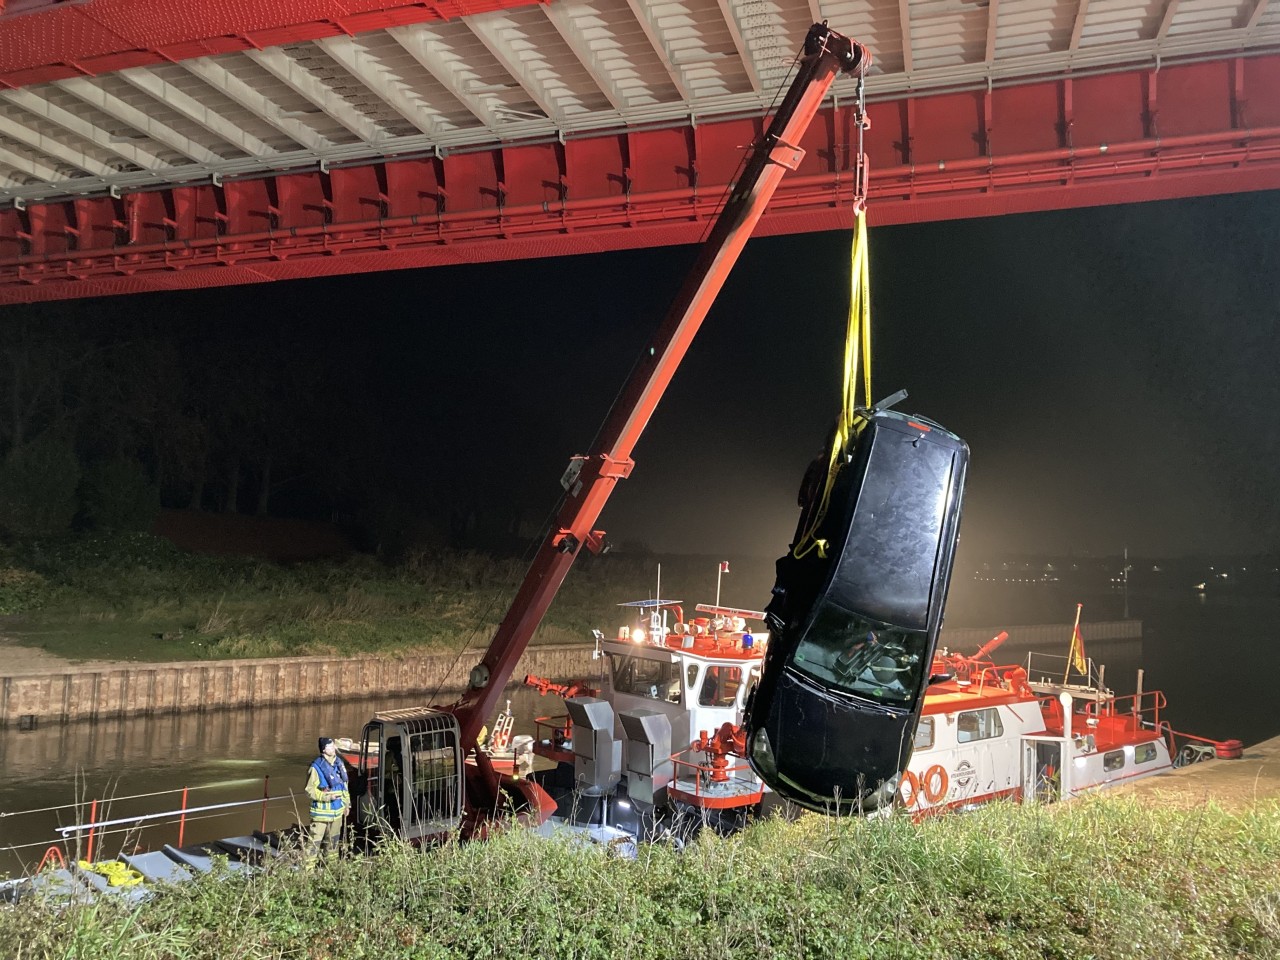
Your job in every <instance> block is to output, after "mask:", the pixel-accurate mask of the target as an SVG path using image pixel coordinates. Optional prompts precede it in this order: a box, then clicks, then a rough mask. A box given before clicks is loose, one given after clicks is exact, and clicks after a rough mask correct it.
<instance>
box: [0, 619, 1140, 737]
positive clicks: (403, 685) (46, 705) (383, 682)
mask: <svg viewBox="0 0 1280 960" xmlns="http://www.w3.org/2000/svg"><path fill="white" fill-rule="evenodd" d="M1005 629H1007V630H1008V631H1009V640H1008V641H1007V642H1006V643H1005V645H1004V647H1003V648H1002V652H1003V653H1005V654H1012V653H1017V654H1018V657H1017V659H1021V655H1022V654H1024V653H1025V652H1026V651H1028V650H1032V651H1044V652H1048V653H1057V654H1061V655H1064V656H1065V655H1066V653H1067V647H1068V644H1069V642H1070V639H1071V628H1070V627H1069V626H1065V625H1063V624H1049V625H1044V626H1029V627H1008V628H1005ZM997 632H998V631H997V630H994V629H990V628H967V629H955V630H949V629H944V630H943V631H942V637H941V640H940V643H941V644H943V645H945V646H947V647H949V648H950V649H951V650H953V651H958V652H963V653H973V652H975V651H976V650H977V648H978V647H980V646H981V645H982V644H983V643H985V642H986V641H987V640H989V639H991V637H992V636H994V635H995V634H996V633H997ZM1081 632H1082V634H1083V636H1084V641H1085V647H1086V650H1087V651H1088V652H1089V653H1090V654H1093V653H1096V652H1098V651H1099V647H1101V648H1102V649H1103V650H1105V649H1106V646H1107V644H1108V643H1111V642H1122V641H1125V642H1127V641H1133V640H1137V639H1141V637H1142V623H1141V622H1140V621H1137V620H1123V621H1115V622H1110V623H1105V622H1104V623H1087V624H1082V625H1081ZM1099 642H1101V643H1099ZM482 656H483V651H481V650H468V651H467V652H466V653H464V654H463V655H462V656H461V657H457V656H455V655H453V654H441V655H434V656H424V655H419V656H410V657H399V658H397V657H281V658H277V659H270V660H218V661H195V662H190V663H164V664H138V665H137V666H124V667H117V668H114V669H109V670H103V669H98V668H93V667H71V668H69V669H67V670H65V671H62V672H60V673H53V674H39V675H31V676H8V677H0V727H6V726H10V725H15V726H23V725H27V726H30V725H32V724H38V723H44V722H50V721H53V722H60V723H69V722H72V721H76V720H104V719H108V718H112V717H128V716H148V715H152V714H164V713H184V712H188V711H203V710H221V709H228V708H236V707H254V706H269V705H272V704H286V703H315V702H323V701H331V700H349V699H362V698H367V697H370V696H399V695H406V694H407V695H412V694H416V693H423V694H431V693H434V692H435V691H437V690H440V691H457V690H461V689H463V687H465V686H466V680H467V674H468V672H469V671H470V670H471V667H472V666H473V665H474V664H475V663H477V662H478V661H479V660H480V658H481V657H482ZM997 659H999V655H997ZM591 672H592V661H591V647H590V646H586V645H583V644H557V645H550V644H548V645H539V646H534V647H530V648H529V649H528V650H526V651H525V654H524V656H523V657H521V658H520V662H519V664H518V665H517V667H516V670H515V672H514V674H513V677H514V678H515V679H516V680H517V681H518V680H520V679H521V678H522V677H523V676H524V675H525V674H526V673H534V674H537V675H539V676H542V677H550V678H552V679H557V680H563V679H567V678H572V677H581V676H585V675H587V674H588V673H591Z"/></svg>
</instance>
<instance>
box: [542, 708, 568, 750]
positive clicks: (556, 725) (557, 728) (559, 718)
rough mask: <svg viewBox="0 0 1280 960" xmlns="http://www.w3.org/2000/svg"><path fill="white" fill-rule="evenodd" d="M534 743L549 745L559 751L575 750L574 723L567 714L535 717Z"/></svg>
mask: <svg viewBox="0 0 1280 960" xmlns="http://www.w3.org/2000/svg"><path fill="white" fill-rule="evenodd" d="M533 730H534V734H533V742H534V743H535V744H539V743H544V742H545V743H548V744H550V745H551V746H552V747H553V748H554V749H557V750H572V749H573V721H572V720H571V719H569V715H568V714H567V713H557V714H553V715H551V716H546V717H535V718H534V721H533Z"/></svg>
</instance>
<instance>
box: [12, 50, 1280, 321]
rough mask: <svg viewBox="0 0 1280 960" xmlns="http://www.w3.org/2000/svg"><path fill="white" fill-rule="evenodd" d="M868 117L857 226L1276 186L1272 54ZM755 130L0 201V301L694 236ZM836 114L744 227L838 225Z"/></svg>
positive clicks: (937, 101)
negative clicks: (752, 223) (862, 209)
mask: <svg viewBox="0 0 1280 960" xmlns="http://www.w3.org/2000/svg"><path fill="white" fill-rule="evenodd" d="M1148 80H1149V76H1148V74H1146V73H1144V72H1130V73H1118V74H1111V75H1105V76H1096V77H1089V78H1082V79H1074V80H1072V79H1058V80H1053V81H1046V82H1041V83H1035V84H1027V85H1024V86H1018V87H1007V88H997V89H996V90H994V91H992V92H991V93H990V94H988V93H987V91H986V90H985V89H983V90H979V91H973V92H963V93H949V94H942V95H937V96H931V97H921V98H917V99H913V100H903V101H892V102H885V103H878V104H874V105H873V106H872V107H871V108H870V111H869V112H870V114H871V119H872V122H873V125H872V129H871V130H870V131H869V133H868V139H867V150H868V153H869V154H870V158H871V193H870V203H869V205H868V209H869V216H870V219H871V223H872V225H884V224H891V223H905V222H919V221H927V220H943V219H954V218H961V217H977V216H994V215H998V214H1003V213H1022V212H1030V211H1035V210H1056V209H1063V208H1068V207H1081V206H1093V205H1101V204H1114V203H1133V202H1138V201H1142V200H1158V199H1173V198H1177V197H1189V196H1200V195H1207V194H1217V193H1235V192H1245V191H1251V190H1268V189H1280V99H1277V98H1276V97H1274V96H1272V95H1271V91H1274V90H1276V89H1280V56H1269V57H1255V58H1250V59H1232V60H1223V61H1214V62H1209V63H1199V64H1194V65H1186V66H1176V67H1170V66H1165V67H1163V68H1162V69H1161V71H1160V84H1159V103H1158V110H1156V109H1155V106H1156V105H1155V104H1154V103H1153V97H1152V90H1153V86H1152V85H1151V84H1149V82H1148ZM761 129H762V123H761V121H760V120H753V119H746V120H727V121H723V122H720V123H703V124H699V125H698V127H697V128H696V130H695V129H689V128H685V127H679V128H672V129H664V130H648V131H634V132H629V133H620V134H613V135H608V136H604V135H601V136H598V137H594V138H590V139H582V140H569V141H568V142H567V143H564V144H561V143H559V142H556V141H553V142H551V143H543V144H524V145H512V146H507V147H504V148H501V149H497V150H489V151H481V152H475V153H467V154H451V155H447V156H445V157H443V158H423V159H406V160H398V161H397V160H388V161H386V162H383V163H379V164H370V165H366V166H361V167H350V168H340V169H332V170H331V171H330V172H329V173H328V174H321V173H320V172H318V171H314V172H310V173H291V174H288V175H280V176H276V177H272V178H267V179H257V180H237V181H227V182H225V183H224V184H223V185H222V186H220V187H218V186H214V185H211V184H205V185H201V186H184V187H176V188H172V189H168V190H163V191H155V192H150V193H133V194H125V195H124V196H123V197H122V198H119V199H113V198H110V197H101V198H92V199H89V198H83V199H78V200H74V201H66V202H62V203H47V204H32V205H31V206H30V207H29V208H28V209H26V210H21V211H20V210H15V209H12V208H10V209H5V210H0V303H17V302H27V301H38V300H54V299H61V298H67V297H85V296H100V295H105V294H116V293H137V292H143V291H149V290H168V289H187V288H198V287H204V286H217V285H224V284H241V283H257V282H262V281H266V280H284V279H295V278H302V277H314V276H326V275H333V274H342V273H356V272H366V271H375V270H393V269H401V268H407V267H424V266H436V265H441V264H455V263H468V262H471V263H475V262H486V261H495V260H511V259H522V258H530V257H545V256H554V255H561V254H578V253H594V252H600V251H605V250H622V249H631V248H637V247H649V246H662V245H666V244H676V243H693V242H696V241H698V240H699V239H701V237H702V234H703V232H704V231H705V230H706V228H707V225H708V223H709V222H710V221H711V220H712V219H713V218H714V216H715V212H716V210H717V206H718V201H719V198H720V196H721V194H722V193H723V190H724V186H725V184H727V183H728V182H729V180H730V179H731V178H732V177H733V176H734V171H735V169H736V165H737V163H738V160H739V158H740V157H741V155H742V146H743V144H746V143H750V142H752V141H753V140H754V139H756V138H757V137H758V136H759V135H760V132H761ZM855 139H856V138H855V131H854V130H853V126H852V112H851V111H850V110H848V109H846V108H841V109H839V110H836V111H832V110H830V109H827V110H825V111H823V112H822V113H821V114H820V115H819V117H818V119H816V120H815V121H814V123H813V124H812V125H811V126H810V128H809V131H808V133H807V134H806V136H805V138H804V140H803V142H802V144H801V145H802V146H803V147H804V148H805V149H806V150H807V154H806V156H805V159H804V161H803V163H802V165H801V167H800V168H799V170H797V171H796V173H794V174H792V175H791V176H789V177H787V178H786V179H785V180H784V181H783V182H782V184H781V186H780V188H779V190H778V192H777V193H776V194H775V196H774V198H773V201H772V203H771V204H770V206H769V209H768V212H767V213H766V214H765V217H764V219H763V220H762V221H761V223H760V226H759V227H758V228H757V230H756V234H757V235H763V234H781V233H799V232H807V231H814V230H836V229H842V228H846V227H848V226H849V225H850V223H851V199H852V177H853V170H852V164H853V162H854V159H855V158H854V149H853V144H854V142H855Z"/></svg>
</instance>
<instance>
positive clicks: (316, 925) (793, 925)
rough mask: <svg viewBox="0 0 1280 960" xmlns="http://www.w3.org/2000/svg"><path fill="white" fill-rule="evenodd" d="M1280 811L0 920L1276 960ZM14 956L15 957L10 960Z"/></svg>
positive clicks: (489, 863)
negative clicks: (1270, 958) (1264, 959)
mask: <svg viewBox="0 0 1280 960" xmlns="http://www.w3.org/2000/svg"><path fill="white" fill-rule="evenodd" d="M1277 863H1280V810H1278V809H1277V808H1276V807H1275V806H1274V805H1273V806H1270V807H1267V808H1265V809H1264V808H1259V809H1256V810H1254V811H1252V812H1249V813H1246V814H1241V815H1233V814H1228V813H1224V812H1221V811H1218V810H1216V809H1212V808H1209V809H1200V810H1197V811H1194V812H1175V811H1170V810H1161V809H1153V808H1151V807H1149V806H1148V807H1143V806H1141V805H1139V804H1138V803H1137V802H1136V801H1134V800H1132V799H1128V800H1126V799H1116V798H1099V799H1092V800H1085V801H1080V802H1076V803H1072V804H1069V805H1064V806H1062V807H1057V808H1045V807H1035V806H1028V807H1018V806H1014V805H1009V804H992V805H990V806H988V807H986V808H984V809H982V810H980V811H978V812H976V813H974V814H970V815H965V816H948V817H939V818H935V819H933V820H930V821H928V822H925V823H922V824H919V825H916V824H913V823H912V822H911V821H910V819H909V818H907V817H894V818H890V819H888V820H882V821H865V820H833V819H828V818H823V817H817V816H806V817H804V818H802V819H801V820H799V821H797V822H794V823H786V822H783V821H780V820H770V821H767V822H764V823H760V824H757V825H755V826H754V827H752V828H751V829H749V830H747V831H746V832H745V833H743V834H741V835H739V836H736V837H731V838H727V839H723V838H718V837H716V836H714V835H712V834H710V833H707V834H704V835H703V836H702V837H701V839H699V840H698V841H696V842H694V843H693V844H691V846H690V847H689V848H687V849H686V850H685V851H684V852H683V853H676V852H674V851H672V850H671V849H669V848H666V847H662V846H655V847H646V848H642V849H641V852H640V857H639V859H638V860H637V861H634V862H628V861H623V860H618V859H613V858H611V857H609V856H608V855H606V854H605V853H603V852H602V851H601V850H600V849H599V848H591V849H572V848H570V846H569V845H568V844H565V843H551V842H547V841H544V840H539V839H538V838H536V837H534V836H532V835H530V834H528V833H525V832H522V831H512V832H509V833H507V834H505V835H503V836H501V837H499V838H497V839H495V840H493V841H490V842H487V843H474V844H470V845H466V846H457V845H450V846H446V847H444V848H442V849H439V850H436V851H432V852H429V853H421V852H414V851H411V850H407V849H405V848H402V847H399V846H397V847H394V848H390V849H387V850H385V851H384V852H383V853H382V854H381V855H379V856H376V857H372V858H368V859H352V860H346V861H340V862H337V863H334V864H331V865H328V866H327V867H325V868H323V869H322V870H320V871H318V872H317V873H315V874H312V875H306V874H302V873H299V872H295V871H291V870H279V869H277V870H273V871H271V872H269V873H266V874H262V875H257V876H254V877H251V878H239V877H238V878H235V879H233V880H223V879H222V878H220V877H218V876H214V877H206V878H204V879H202V880H201V881H200V882H198V883H195V884H191V885H187V886H184V887H181V888H177V889H174V890H172V891H171V892H169V893H166V894H164V895H163V896H160V897H157V898H156V899H154V900H153V901H151V902H149V903H147V904H144V905H143V906H141V907H130V906H127V905H124V904H117V903H110V902H100V903H97V904H94V905H92V906H81V907H71V908H66V909H61V910H60V909H56V908H53V907H51V906H49V905H47V904H40V903H37V902H34V901H31V902H27V903H24V904H22V905H20V906H19V907H17V908H15V909H6V910H0V943H5V944H8V945H9V948H8V953H9V955H10V956H13V957H15V958H22V960H37V958H39V960H44V958H49V960H52V958H55V957H57V958H66V957H83V958H93V960H100V958H107V957H122V956H127V957H130V958H133V960H161V958H193V960H195V958H210V960H237V958H260V957H261V958H265V957H295V956H296V957H311V958H329V960H342V958H356V957H380V958H382V957H385V958H436V957H441V958H443V957H467V958H507V957H510V958H520V960H524V958H528V957H538V958H561V957H563V958H600V960H627V958H636V960H639V958H662V960H668V958H683V957H688V958H738V957H741V958H745V960H760V958H767V957H797V958H800V957H805V958H820V957H831V958H837V957H838V958H841V960H849V958H857V957H884V958H926V957H928V958H933V957H936V958H975V960H976V958H1033V960H1039V958H1045V957H1049V958H1075V957H1101V958H1111V957H1157V958H1166V960H1174V958H1178V960H1184V958H1199V957H1274V956H1276V955H1277V950H1278V948H1277V943H1280V876H1277V870H1276V865H1277ZM15 951H16V952H15Z"/></svg>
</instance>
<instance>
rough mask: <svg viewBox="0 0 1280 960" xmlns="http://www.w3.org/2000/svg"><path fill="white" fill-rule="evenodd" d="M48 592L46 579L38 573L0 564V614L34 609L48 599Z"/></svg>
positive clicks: (48, 587) (49, 590) (49, 591)
mask: <svg viewBox="0 0 1280 960" xmlns="http://www.w3.org/2000/svg"><path fill="white" fill-rule="evenodd" d="M50 593H51V589H50V586H49V583H48V581H47V580H45V578H44V577H42V576H40V574H38V573H35V572H33V571H31V570H23V569H21V568H19V567H6V566H0V615H8V614H11V613H23V612H25V611H27V610H35V609H37V608H38V607H40V606H42V605H43V604H44V603H45V602H46V600H48V598H49V595H50Z"/></svg>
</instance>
